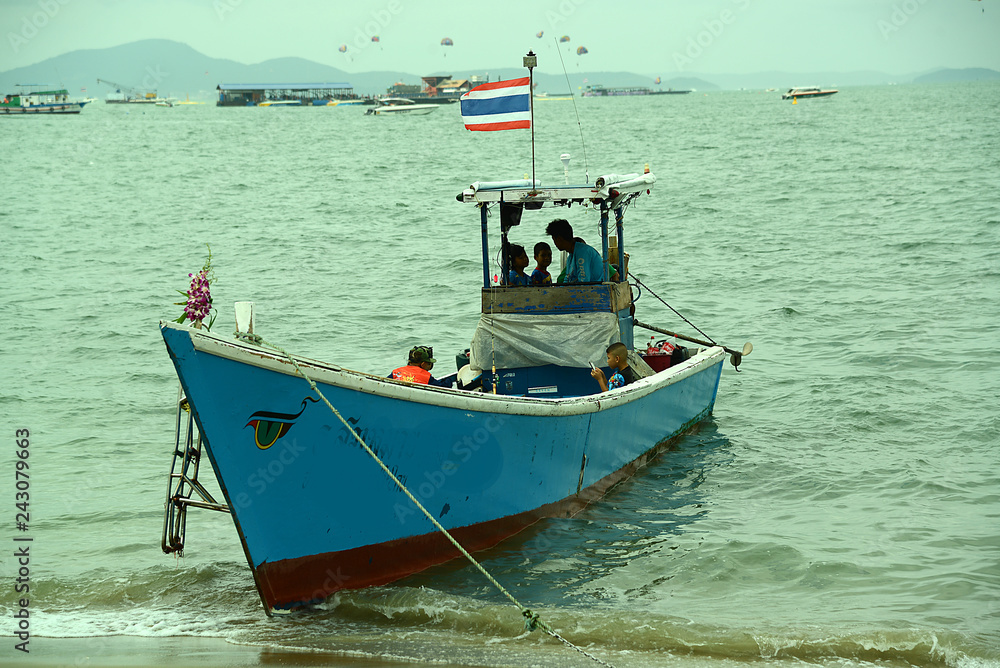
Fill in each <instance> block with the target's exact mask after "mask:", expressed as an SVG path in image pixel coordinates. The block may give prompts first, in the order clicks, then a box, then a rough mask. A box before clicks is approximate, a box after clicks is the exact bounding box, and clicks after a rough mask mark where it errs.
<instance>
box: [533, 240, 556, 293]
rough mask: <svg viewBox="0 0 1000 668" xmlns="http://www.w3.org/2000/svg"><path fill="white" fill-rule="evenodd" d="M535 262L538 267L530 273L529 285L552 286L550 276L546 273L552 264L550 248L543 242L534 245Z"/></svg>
mask: <svg viewBox="0 0 1000 668" xmlns="http://www.w3.org/2000/svg"><path fill="white" fill-rule="evenodd" d="M535 262H536V263H537V264H538V266H537V267H535V270H534V271H533V272H531V284H532V285H552V275H551V274H549V272H548V271H547V269H548V268H549V265H550V264H552V248H551V247H550V246H549V245H548V244H547V243H545V242H544V241H539V242H538V243H537V244H535Z"/></svg>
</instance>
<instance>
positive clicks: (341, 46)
mask: <svg viewBox="0 0 1000 668" xmlns="http://www.w3.org/2000/svg"><path fill="white" fill-rule="evenodd" d="M337 51H340V52H341V53H347V45H346V44H341V45H340V48H339V49H337Z"/></svg>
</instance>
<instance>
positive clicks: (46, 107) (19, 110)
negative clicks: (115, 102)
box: [0, 102, 83, 116]
mask: <svg viewBox="0 0 1000 668" xmlns="http://www.w3.org/2000/svg"><path fill="white" fill-rule="evenodd" d="M82 109H83V104H80V103H79V102H70V103H66V104H39V105H33V106H30V107H15V106H7V105H0V114H4V115H8V114H9V115H15V116H17V115H20V116H23V115H25V114H30V115H42V116H47V115H49V114H79V113H80V110H82Z"/></svg>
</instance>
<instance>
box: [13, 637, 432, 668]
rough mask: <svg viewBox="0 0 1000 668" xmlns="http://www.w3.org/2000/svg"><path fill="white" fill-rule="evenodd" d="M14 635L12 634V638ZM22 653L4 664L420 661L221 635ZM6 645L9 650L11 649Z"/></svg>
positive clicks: (373, 666) (54, 644)
mask: <svg viewBox="0 0 1000 668" xmlns="http://www.w3.org/2000/svg"><path fill="white" fill-rule="evenodd" d="M10 640H11V639H9V638H8V641H10ZM28 648H29V649H30V652H29V653H28V654H24V653H22V652H20V651H17V650H14V649H13V647H9V648H5V649H4V651H2V652H0V665H18V666H86V667H87V668H123V667H132V666H135V667H139V666H142V667H146V666H149V667H153V666H156V667H159V666H171V667H180V668H186V667H188V666H320V665H323V666H353V667H355V668H401V667H404V668H405V667H406V666H413V665H421V664H413V663H410V662H388V661H381V660H376V659H365V658H352V657H343V656H339V655H337V654H331V653H326V652H305V651H294V650H281V649H275V648H273V647H267V648H263V647H252V646H248V645H234V644H232V643H228V642H226V641H225V640H222V639H221V638H196V637H165V638H140V637H136V636H105V637H96V638H44V637H33V638H31V641H30V643H29V645H28ZM8 649H9V650H10V651H8Z"/></svg>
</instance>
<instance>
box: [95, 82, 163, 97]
mask: <svg viewBox="0 0 1000 668" xmlns="http://www.w3.org/2000/svg"><path fill="white" fill-rule="evenodd" d="M97 83H99V84H101V83H102V84H107V85H108V86H111V87H112V88H114V89H115V92H116V93H121V94H122V95H123V96H124V99H123V100H122V102H128V101H132V100H135V101H140V100H149V101H151V102H152V101H154V100H156V99H157V98H156V91H153V92H152V93H150V92H146V91H142V90H139V89H138V88H133V87H132V86H123V85H122V84H120V83H115V82H114V81H108V80H107V79H98V80H97Z"/></svg>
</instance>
